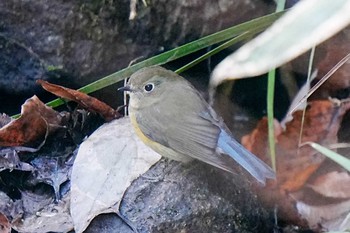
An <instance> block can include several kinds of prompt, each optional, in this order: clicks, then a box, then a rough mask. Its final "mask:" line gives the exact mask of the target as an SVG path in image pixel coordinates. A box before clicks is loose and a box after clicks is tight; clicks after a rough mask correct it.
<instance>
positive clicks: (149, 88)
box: [143, 83, 154, 92]
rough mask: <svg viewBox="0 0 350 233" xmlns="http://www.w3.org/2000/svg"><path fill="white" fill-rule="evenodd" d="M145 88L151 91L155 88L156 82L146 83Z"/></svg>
mask: <svg viewBox="0 0 350 233" xmlns="http://www.w3.org/2000/svg"><path fill="white" fill-rule="evenodd" d="M143 89H145V91H146V92H151V91H153V89H154V84H153V83H148V84H146V85H145V86H144V87H143Z"/></svg>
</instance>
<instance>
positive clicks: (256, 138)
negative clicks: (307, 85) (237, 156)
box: [242, 100, 350, 227]
mask: <svg viewBox="0 0 350 233" xmlns="http://www.w3.org/2000/svg"><path fill="white" fill-rule="evenodd" d="M349 108H350V104H349V101H348V100H347V101H342V102H340V101H332V100H324V101H312V102H310V103H309V104H308V107H307V109H306V112H305V118H304V119H303V112H302V111H297V112H295V113H294V114H293V119H292V121H290V122H288V123H287V124H286V129H285V130H281V128H282V127H281V126H279V125H278V123H276V122H275V129H276V131H275V137H276V142H277V143H276V164H277V181H276V182H270V183H269V185H268V186H267V187H266V188H265V189H261V188H256V189H257V190H258V194H259V197H260V198H261V200H262V201H263V202H264V203H265V204H267V205H268V206H270V207H275V206H276V205H277V206H278V212H279V216H280V217H281V218H282V219H284V220H286V221H289V222H292V223H294V224H298V225H300V226H305V227H306V226H307V225H309V226H313V225H312V224H310V223H311V222H312V223H313V222H314V220H313V219H308V218H306V217H305V218H306V220H307V222H305V219H303V218H301V217H300V214H301V212H300V211H299V210H298V209H297V208H296V204H297V203H301V202H303V201H301V199H303V198H304V197H305V196H306V195H307V198H308V199H311V200H312V199H316V198H320V196H322V195H323V197H322V198H323V199H324V198H326V197H329V196H331V197H333V198H334V197H337V198H339V197H346V198H348V193H347V192H348V188H345V187H342V188H341V187H340V186H341V185H339V183H340V182H345V183H346V184H347V183H348V177H345V176H339V174H338V176H337V177H334V176H333V175H331V174H328V175H326V177H323V178H321V177H320V178H319V180H317V179H316V181H315V182H314V183H312V182H311V181H312V180H314V179H315V177H317V175H318V172H316V171H318V170H319V167H320V166H321V164H322V165H323V162H324V161H325V160H326V159H325V157H324V156H323V155H321V154H318V153H317V152H316V151H314V150H313V149H312V148H310V147H306V146H304V147H299V142H300V143H303V142H307V141H309V142H310V141H311V142H316V143H319V144H322V145H325V146H327V145H330V144H333V143H336V142H337V140H338V139H337V133H338V130H339V128H340V125H341V122H342V119H343V117H344V115H345V113H346V112H347V111H348V110H349ZM302 119H303V120H302ZM302 122H304V124H303V125H302ZM301 132H302V133H301ZM300 135H301V136H300ZM242 143H243V144H244V145H245V146H246V147H247V148H249V149H250V150H251V151H252V152H253V153H254V154H256V155H258V156H259V157H260V158H262V159H264V160H266V159H267V158H268V157H269V155H268V151H269V148H268V138H267V119H266V118H264V119H262V120H261V121H260V122H259V123H258V126H257V127H256V129H255V130H254V131H253V132H252V133H251V134H250V135H247V136H245V137H244V138H243V139H242ZM328 179H330V180H328ZM325 181H326V182H325ZM310 182H311V183H310ZM324 182H325V183H324ZM346 184H345V185H346ZM337 185H338V186H337ZM334 186H337V187H334ZM347 186H349V185H347ZM310 188H312V189H314V191H315V192H317V193H315V192H306V191H305V190H307V189H310ZM333 188H334V191H333V192H332V191H330V190H328V189H333ZM295 193H298V195H294V194H295ZM292 194H293V195H292ZM320 194H321V195H320ZM325 200H326V203H322V206H325V205H327V201H331V200H328V199H325ZM303 203H304V202H303ZM328 204H334V203H328ZM305 205H309V206H311V205H310V204H308V203H306V202H305ZM320 206H321V204H320ZM314 207H315V208H316V209H317V206H313V208H314ZM348 211H350V209H348ZM336 214H337V213H335V214H334V216H335V215H336ZM338 214H339V215H340V214H342V213H340V212H339V213H338ZM305 216H306V215H305ZM319 217H321V215H319ZM309 220H312V221H309Z"/></svg>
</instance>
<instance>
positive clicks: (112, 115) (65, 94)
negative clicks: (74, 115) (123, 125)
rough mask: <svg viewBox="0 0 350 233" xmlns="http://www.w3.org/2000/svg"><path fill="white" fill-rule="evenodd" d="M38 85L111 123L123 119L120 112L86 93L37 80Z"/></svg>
mask: <svg viewBox="0 0 350 233" xmlns="http://www.w3.org/2000/svg"><path fill="white" fill-rule="evenodd" d="M37 83H39V84H40V85H41V86H42V87H43V88H44V89H45V90H47V91H49V92H51V93H53V94H55V95H56V96H59V97H61V98H64V99H68V100H71V101H74V102H76V103H78V104H79V105H80V106H82V107H83V108H85V109H87V110H88V111H90V112H94V113H98V114H100V115H101V116H102V117H103V118H104V119H105V120H106V121H111V120H113V119H117V118H120V117H121V114H120V113H119V112H118V111H116V110H114V109H113V108H111V107H110V106H108V105H107V104H105V103H103V102H102V101H99V100H98V99H96V98H94V97H91V96H89V95H87V94H85V93H82V92H80V91H76V90H73V89H70V88H66V87H62V86H59V85H55V84H51V83H49V82H47V81H43V80H37Z"/></svg>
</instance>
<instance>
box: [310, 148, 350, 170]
mask: <svg viewBox="0 0 350 233" xmlns="http://www.w3.org/2000/svg"><path fill="white" fill-rule="evenodd" d="M305 144H308V145H310V146H311V147H312V148H314V149H315V150H317V151H318V152H320V153H322V154H323V155H325V156H326V157H328V158H330V159H331V160H333V161H334V162H336V163H338V164H339V165H340V166H342V167H344V168H345V169H346V170H348V171H350V159H348V158H346V157H344V156H342V155H340V154H338V153H336V152H334V151H332V150H330V149H328V148H326V147H323V146H321V145H319V144H317V143H314V142H307V143H305Z"/></svg>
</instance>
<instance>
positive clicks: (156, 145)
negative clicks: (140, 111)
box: [129, 112, 192, 163]
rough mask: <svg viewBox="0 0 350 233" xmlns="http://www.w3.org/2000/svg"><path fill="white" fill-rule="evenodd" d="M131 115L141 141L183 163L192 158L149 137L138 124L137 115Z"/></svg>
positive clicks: (165, 155) (159, 152)
mask: <svg viewBox="0 0 350 233" xmlns="http://www.w3.org/2000/svg"><path fill="white" fill-rule="evenodd" d="M129 116H130V120H131V124H132V125H133V127H134V130H135V132H136V135H137V136H138V137H139V138H140V139H141V141H143V142H144V143H145V144H146V145H147V146H149V147H150V148H151V149H153V150H154V151H155V152H157V153H158V154H160V155H162V156H164V157H167V158H169V159H173V160H176V161H181V162H183V163H187V162H189V161H191V160H192V158H191V157H189V156H187V155H184V154H180V153H177V152H176V151H174V150H173V149H171V148H169V147H166V146H163V145H162V144H160V143H158V142H155V141H153V140H151V139H150V138H148V137H147V136H146V135H145V134H144V133H143V132H142V131H141V129H140V127H139V126H138V123H137V121H136V117H135V115H134V114H133V113H132V112H129Z"/></svg>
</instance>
